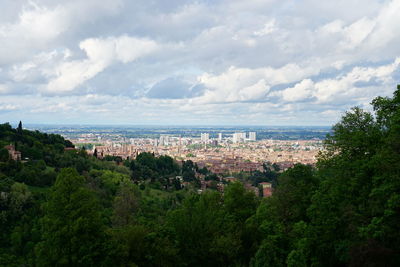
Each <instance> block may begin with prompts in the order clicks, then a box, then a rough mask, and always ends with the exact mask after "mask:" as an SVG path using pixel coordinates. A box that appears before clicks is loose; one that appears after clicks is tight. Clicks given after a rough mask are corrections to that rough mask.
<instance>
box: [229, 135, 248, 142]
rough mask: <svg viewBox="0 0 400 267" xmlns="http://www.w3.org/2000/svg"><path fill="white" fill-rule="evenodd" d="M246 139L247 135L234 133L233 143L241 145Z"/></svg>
mask: <svg viewBox="0 0 400 267" xmlns="http://www.w3.org/2000/svg"><path fill="white" fill-rule="evenodd" d="M245 139H246V133H234V134H233V136H232V142H233V143H235V144H236V143H241V142H243V141H244V140H245Z"/></svg>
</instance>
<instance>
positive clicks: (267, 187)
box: [260, 182, 272, 197]
mask: <svg viewBox="0 0 400 267" xmlns="http://www.w3.org/2000/svg"><path fill="white" fill-rule="evenodd" d="M260 185H261V188H262V195H263V197H270V196H272V184H271V183H268V182H262V183H260Z"/></svg>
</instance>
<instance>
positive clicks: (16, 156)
mask: <svg viewBox="0 0 400 267" xmlns="http://www.w3.org/2000/svg"><path fill="white" fill-rule="evenodd" d="M4 148H5V149H7V150H8V154H9V155H10V158H11V159H12V160H15V161H17V160H21V152H19V151H17V150H15V147H14V146H13V145H11V144H10V145H8V146H5V147H4Z"/></svg>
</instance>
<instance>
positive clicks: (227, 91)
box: [198, 64, 319, 102]
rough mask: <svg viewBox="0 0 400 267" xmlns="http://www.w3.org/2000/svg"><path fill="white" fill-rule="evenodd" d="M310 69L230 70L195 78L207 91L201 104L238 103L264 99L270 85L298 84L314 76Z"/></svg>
mask: <svg viewBox="0 0 400 267" xmlns="http://www.w3.org/2000/svg"><path fill="white" fill-rule="evenodd" d="M318 72H319V70H318V69H315V68H313V67H300V66H298V65H296V64H288V65H285V66H283V67H281V68H259V69H248V68H236V67H230V68H229V69H228V70H227V71H225V72H223V73H221V74H220V75H213V74H208V73H205V74H203V75H201V76H199V77H198V81H199V83H201V84H203V85H204V86H205V87H206V88H207V91H206V92H205V94H204V96H203V97H201V101H202V102H241V101H262V100H265V98H266V96H267V94H268V93H269V91H270V88H271V86H274V85H277V84H286V83H291V82H295V81H298V80H299V79H302V78H304V77H307V76H310V75H316V74H318Z"/></svg>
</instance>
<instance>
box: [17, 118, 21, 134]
mask: <svg viewBox="0 0 400 267" xmlns="http://www.w3.org/2000/svg"><path fill="white" fill-rule="evenodd" d="M17 133H18V134H20V135H21V134H22V122H21V121H19V123H18V128H17Z"/></svg>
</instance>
